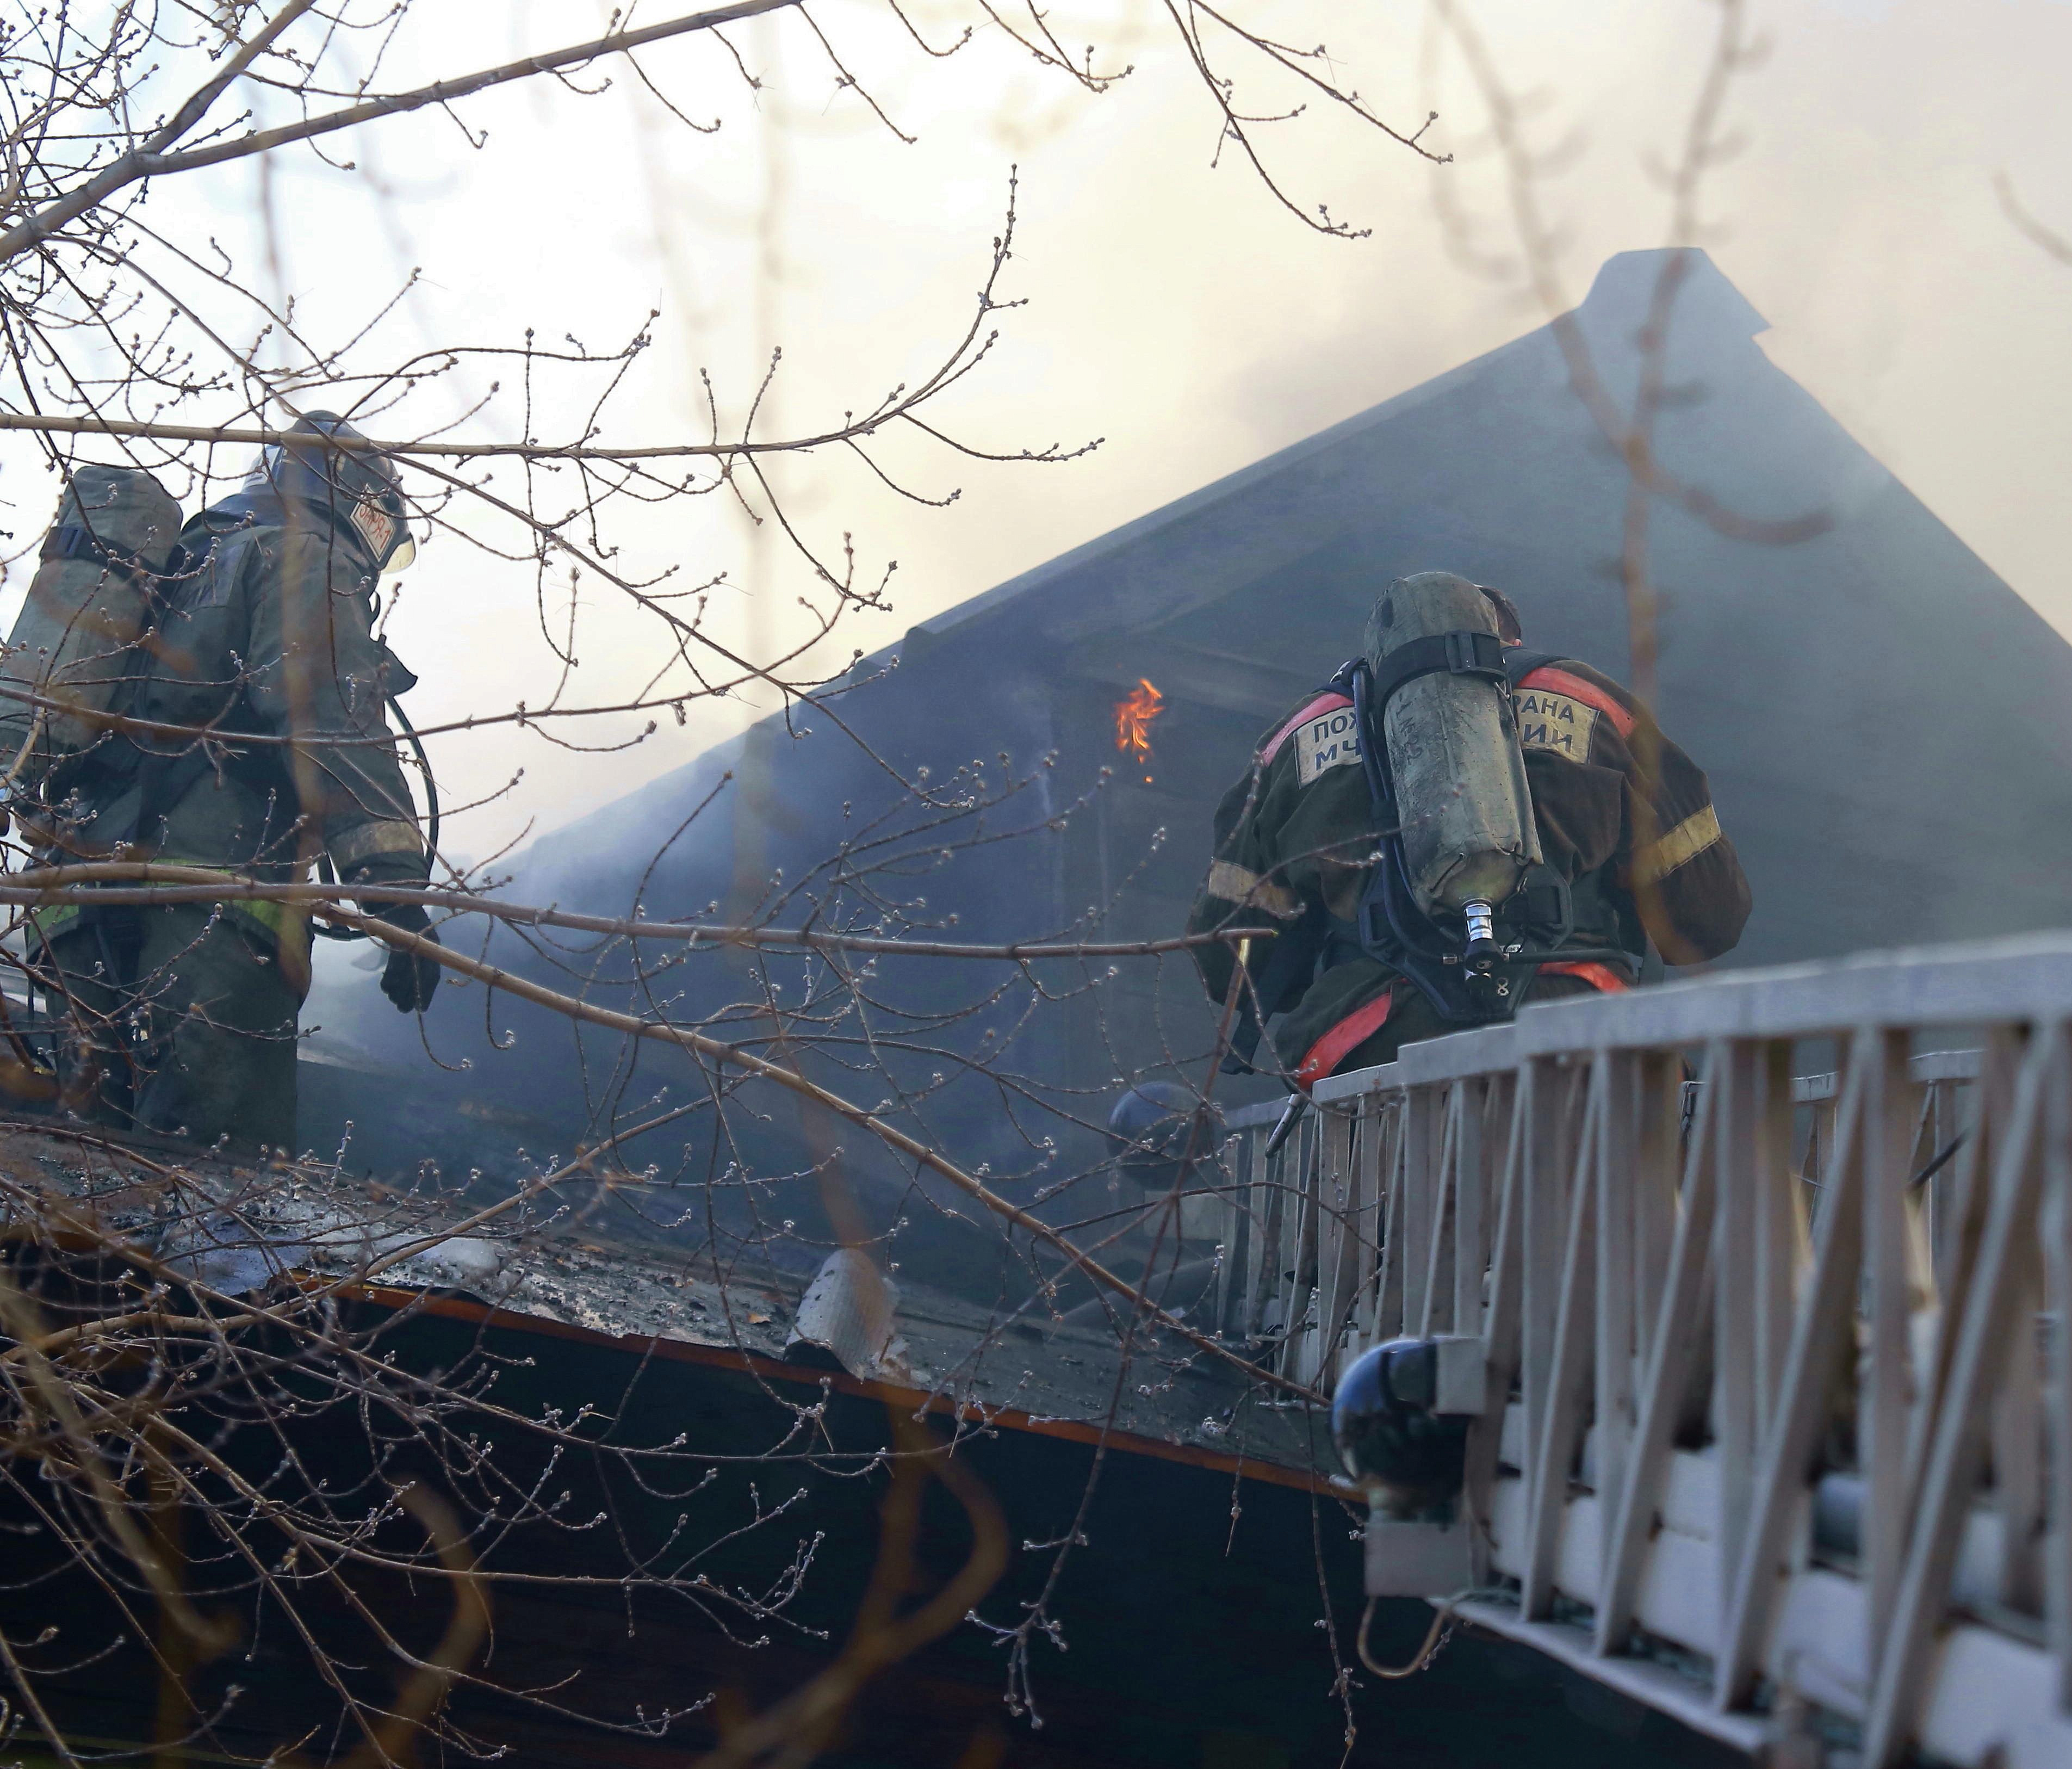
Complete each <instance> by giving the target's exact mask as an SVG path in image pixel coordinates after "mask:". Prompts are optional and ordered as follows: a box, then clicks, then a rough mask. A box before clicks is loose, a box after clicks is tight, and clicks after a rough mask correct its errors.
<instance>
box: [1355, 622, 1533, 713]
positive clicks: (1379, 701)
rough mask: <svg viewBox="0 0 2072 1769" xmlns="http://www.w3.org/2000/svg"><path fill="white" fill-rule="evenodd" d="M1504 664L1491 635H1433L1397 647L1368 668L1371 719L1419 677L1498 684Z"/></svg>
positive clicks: (1500, 646) (1499, 647)
mask: <svg viewBox="0 0 2072 1769" xmlns="http://www.w3.org/2000/svg"><path fill="white" fill-rule="evenodd" d="M1506 661H1507V660H1506V657H1505V653H1504V648H1503V640H1501V639H1499V638H1498V637H1497V636H1496V635H1495V634H1494V633H1493V632H1474V631H1462V632H1435V633H1433V634H1432V635H1430V636H1429V637H1427V638H1424V639H1413V640H1410V642H1409V643H1408V644H1402V645H1398V646H1397V647H1396V648H1395V649H1394V650H1393V651H1388V652H1383V654H1382V655H1381V656H1379V657H1377V658H1375V659H1374V660H1372V661H1371V663H1370V664H1369V665H1368V668H1369V669H1371V671H1372V673H1373V679H1372V682H1371V686H1370V687H1369V689H1368V692H1369V693H1371V695H1372V696H1373V706H1374V714H1375V718H1379V717H1380V716H1381V712H1382V709H1383V707H1385V706H1387V704H1388V697H1389V696H1390V695H1392V694H1393V693H1395V692H1396V689H1399V688H1400V687H1402V686H1403V685H1404V684H1405V683H1406V682H1413V681H1416V679H1417V678H1418V677H1420V676H1436V675H1438V674H1440V673H1441V672H1444V673H1446V674H1449V675H1453V676H1480V677H1482V678H1483V679H1484V680H1485V681H1493V682H1500V681H1503V680H1504V679H1505V675H1506V669H1505V664H1506Z"/></svg>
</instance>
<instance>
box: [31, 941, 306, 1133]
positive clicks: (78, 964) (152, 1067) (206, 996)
mask: <svg viewBox="0 0 2072 1769" xmlns="http://www.w3.org/2000/svg"><path fill="white" fill-rule="evenodd" d="M43 952H44V965H43V969H44V976H43V981H44V985H45V988H44V993H45V996H46V999H47V1006H48V1009H49V1012H50V1014H51V1018H52V1019H53V1021H54V1022H56V1025H57V1026H58V1028H59V1036H58V1041H57V1042H58V1052H57V1064H58V1084H59V1088H60V1099H61V1100H62V1101H63V1102H64V1106H65V1108H66V1109H68V1110H70V1111H71V1112H72V1113H75V1114H76V1115H77V1116H80V1117H90V1118H93V1119H96V1120H97V1121H100V1122H101V1123H104V1124H109V1125H117V1126H119V1127H128V1126H131V1125H134V1127H135V1128H137V1129H141V1130H151V1131H156V1132H158V1133H160V1134H162V1135H166V1136H177V1137H184V1138H188V1139H189V1140H191V1141H193V1142H201V1143H208V1144H214V1143H216V1142H219V1141H222V1142H226V1143H227V1144H228V1146H231V1147H232V1148H234V1149H236V1150H240V1151H243V1152H250V1151H252V1150H256V1149H257V1148H259V1147H261V1146H266V1147H269V1148H273V1149H282V1150H290V1151H292V1150H293V1147H294V1138H295V1059H296V1039H295V1018H296V1014H297V1011H298V1010H299V1009H300V1007H301V1006H302V992H301V991H300V990H299V989H297V988H296V987H295V986H294V984H293V983H292V982H291V981H290V979H289V978H288V977H284V976H283V975H282V969H281V966H280V965H279V964H278V962H277V961H276V958H275V956H274V953H273V949H272V947H271V944H270V943H269V941H268V940H266V939H265V936H263V935H262V934H261V933H259V932H257V931H256V930H254V929H252V928H248V927H247V926H246V925H245V924H244V922H243V921H242V920H241V919H240V918H239V917H237V916H236V915H231V914H228V913H223V912H218V911H213V910H212V908H211V907H210V906H209V905H208V904H205V903H179V904H174V905H171V906H168V907H164V908H142V909H137V910H134V911H126V912H125V911H99V912H97V913H94V914H92V915H88V916H85V917H82V918H81V920H80V923H77V924H73V925H72V926H71V927H68V928H65V929H64V930H63V931H62V932H59V933H57V934H55V935H54V936H51V939H50V940H47V942H46V943H45V944H44V948H43Z"/></svg>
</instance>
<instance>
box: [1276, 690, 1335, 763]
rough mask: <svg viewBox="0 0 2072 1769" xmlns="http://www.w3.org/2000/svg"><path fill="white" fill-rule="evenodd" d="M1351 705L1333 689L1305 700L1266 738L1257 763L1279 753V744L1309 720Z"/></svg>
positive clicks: (1284, 741)
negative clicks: (1278, 728) (1303, 704)
mask: <svg viewBox="0 0 2072 1769" xmlns="http://www.w3.org/2000/svg"><path fill="white" fill-rule="evenodd" d="M1351 705H1352V701H1351V700H1350V697H1347V696H1346V695H1344V694H1341V693H1338V691H1337V690H1336V689H1328V688H1327V689H1325V690H1324V691H1323V692H1322V693H1320V694H1318V696H1317V697H1316V698H1315V699H1313V700H1312V701H1309V702H1307V703H1306V704H1305V706H1303V708H1302V710H1301V711H1300V712H1299V713H1297V714H1296V715H1295V716H1294V717H1293V718H1291V719H1289V721H1288V722H1287V723H1286V724H1285V725H1283V726H1281V729H1280V730H1277V731H1276V732H1275V733H1274V734H1273V735H1272V736H1271V737H1270V738H1268V739H1267V740H1266V743H1265V746H1264V747H1263V748H1262V749H1261V750H1260V752H1259V765H1260V767H1265V766H1266V765H1267V764H1268V763H1269V762H1271V761H1272V759H1273V758H1274V757H1275V756H1276V755H1279V754H1280V753H1281V746H1282V745H1283V744H1284V743H1286V742H1287V741H1288V739H1289V738H1291V737H1293V735H1294V734H1296V732H1297V731H1298V730H1301V728H1302V727H1303V726H1304V725H1305V724H1306V723H1308V722H1309V720H1311V719H1313V718H1317V717H1318V715H1319V714H1324V713H1335V712H1336V711H1338V709H1339V708H1340V707H1342V706H1351Z"/></svg>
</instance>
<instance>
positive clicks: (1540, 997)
mask: <svg viewBox="0 0 2072 1769" xmlns="http://www.w3.org/2000/svg"><path fill="white" fill-rule="evenodd" d="M1428 606H1436V607H1440V608H1441V610H1442V613H1441V616H1440V617H1438V618H1437V619H1432V620H1428V621H1427V622H1426V623H1425V625H1424V627H1421V628H1418V627H1412V626H1410V625H1408V623H1407V622H1406V623H1399V624H1397V625H1396V626H1395V627H1394V628H1393V629H1392V628H1391V626H1390V623H1391V621H1392V619H1394V618H1395V617H1396V615H1397V613H1398V611H1403V612H1404V614H1405V615H1406V616H1407V615H1409V614H1411V613H1413V612H1414V611H1416V610H1417V609H1418V608H1420V607H1428ZM1463 608H1468V609H1470V610H1471V613H1470V614H1468V615H1463V614H1462V613H1461V610H1462V609H1463ZM1375 609H1376V612H1375V619H1373V620H1371V622H1370V623H1369V627H1368V631H1367V641H1368V642H1367V655H1366V656H1364V657H1363V658H1359V659H1355V660H1354V661H1353V662H1352V663H1351V664H1347V665H1346V668H1345V669H1342V670H1341V671H1340V672H1339V674H1338V677H1335V678H1334V681H1332V683H1331V684H1330V686H1329V687H1327V688H1324V689H1320V690H1319V691H1318V693H1314V694H1313V695H1311V696H1309V697H1308V698H1306V699H1305V701H1303V703H1302V704H1301V706H1297V707H1295V708H1293V709H1292V710H1290V712H1289V714H1288V716H1287V717H1286V718H1284V719H1282V720H1281V721H1280V722H1277V723H1276V724H1275V725H1274V726H1272V728H1271V729H1270V730H1268V731H1267V732H1266V733H1265V734H1264V737H1263V738H1262V739H1261V741H1260V745H1259V747H1258V750H1257V751H1256V755H1255V756H1254V758H1253V761H1252V766H1251V767H1249V768H1248V769H1247V770H1246V771H1245V773H1244V776H1243V777H1242V778H1241V779H1239V780H1237V781H1236V782H1235V784H1233V785H1232V786H1231V788H1230V790H1229V791H1228V792H1227V793H1226V794H1225V795H1224V796H1223V802H1222V804H1220V805H1219V807H1218V809H1217V812H1216V818H1215V858H1214V859H1213V861H1212V862H1211V865H1210V867H1209V870H1208V875H1207V878H1206V879H1205V880H1204V882H1203V883H1202V889H1201V892H1200V895H1198V898H1197V899H1196V901H1195V903H1194V911H1193V913H1192V915H1190V918H1189V921H1188V929H1189V932H1195V933H1201V932H1209V931H1211V930H1213V929H1215V928H1220V927H1228V926H1231V925H1233V924H1239V925H1241V924H1272V925H1276V926H1277V928H1278V932H1277V935H1276V937H1275V938H1273V939H1272V940H1256V941H1252V942H1250V943H1249V945H1248V948H1247V949H1246V950H1244V952H1242V953H1240V952H1235V951H1233V949H1232V948H1231V947H1230V946H1228V945H1207V946H1202V947H1198V948H1195V950H1196V954H1197V957H1198V961H1199V962H1200V965H1201V969H1202V981H1203V983H1204V985H1206V987H1207V990H1208V992H1209V994H1210V995H1211V998H1214V999H1215V1000H1216V1001H1218V1002H1223V1001H1225V1000H1227V999H1228V998H1229V994H1230V991H1231V988H1232V985H1233V982H1234V980H1235V971H1236V967H1237V966H1238V965H1239V964H1240V963H1241V964H1243V965H1244V966H1245V967H1246V970H1247V973H1248V978H1249V986H1248V987H1247V988H1246V989H1244V990H1243V991H1242V993H1241V994H1240V997H1239V1007H1240V1011H1239V1014H1238V1016H1237V1020H1236V1030H1235V1033H1234V1035H1233V1039H1232V1045H1233V1054H1232V1056H1231V1059H1229V1062H1230V1065H1231V1066H1233V1067H1243V1066H1246V1065H1248V1064H1255V1063H1256V1067H1257V1068H1260V1069H1261V1070H1271V1071H1273V1072H1278V1073H1280V1074H1281V1075H1283V1076H1285V1077H1287V1078H1288V1079H1289V1080H1291V1081H1292V1082H1293V1084H1295V1085H1296V1086H1297V1087H1298V1088H1301V1089H1304V1090H1305V1091H1306V1090H1307V1088H1309V1085H1310V1084H1312V1083H1313V1082H1315V1081H1317V1080H1321V1079H1322V1077H1324V1076H1327V1075H1331V1074H1334V1073H1337V1072H1342V1071H1346V1070H1351V1069H1356V1068H1367V1067H1368V1066H1370V1065H1371V1064H1374V1063H1386V1062H1389V1061H1392V1060H1393V1059H1394V1058H1395V1056H1396V1052H1397V1051H1398V1050H1399V1049H1400V1047H1402V1046H1403V1045H1404V1044H1406V1043H1412V1042H1414V1041H1415V1040H1417V1039H1426V1038H1432V1037H1436V1036H1437V1035H1440V1034H1441V1033H1445V1032H1449V1031H1458V1030H1461V1029H1462V1028H1463V1027H1464V1026H1470V1025H1473V1024H1476V1023H1485V1022H1488V1021H1490V1020H1494V1019H1500V1018H1508V1017H1509V1016H1510V1014H1511V1013H1513V1012H1515V1010H1516V1008H1517V1007H1518V1006H1521V1005H1523V1003H1524V1002H1527V1001H1533V1002H1539V1001H1547V1000H1552V999H1555V998H1559V997H1561V996H1564V995H1572V994H1585V993H1589V992H1591V991H1595V990H1617V989H1626V988H1629V987H1630V986H1631V985H1632V984H1633V983H1634V981H1637V980H1638V977H1639V974H1640V971H1641V968H1642V963H1643V961H1644V959H1645V956H1646V953H1647V952H1648V948H1649V947H1650V945H1652V947H1653V948H1654V950H1655V952H1659V954H1660V955H1661V956H1663V958H1665V959H1667V961H1669V962H1670V963H1672V964H1692V963H1696V962H1698V961H1703V960H1706V959H1710V958H1715V957H1717V956H1719V955H1720V953H1722V952H1726V951H1728V950H1729V948H1732V947H1733V944H1734V943H1735V941H1736V940H1738V939H1739V938H1740V936H1741V928H1742V925H1743V924H1744V923H1745V922H1746V920H1747V919H1748V915H1749V907H1750V899H1749V887H1748V881H1747V879H1746V878H1745V876H1744V875H1743V874H1742V871H1741V862H1740V861H1739V860H1738V858H1737V857H1736V856H1735V854H1734V850H1733V844H1732V843H1731V842H1729V841H1728V839H1727V837H1726V836H1725V833H1724V832H1723V831H1722V830H1721V829H1720V823H1719V819H1718V817H1717V816H1716V813H1715V812H1714V810H1713V807H1712V793H1711V790H1710V788H1708V785H1707V784H1706V780H1705V776H1704V774H1703V773H1702V772H1701V771H1700V770H1699V768H1698V767H1696V764H1694V763H1692V760H1691V759H1690V758H1689V757H1688V756H1687V755H1685V754H1684V753H1683V751H1681V750H1680V749H1679V748H1677V747H1676V746H1675V744H1674V743H1671V742H1670V741H1669V740H1668V739H1667V738H1665V737H1664V736H1663V735H1662V734H1661V732H1660V731H1659V729H1658V728H1657V727H1656V726H1655V723H1654V721H1653V719H1652V718H1651V715H1650V714H1649V713H1648V711H1647V710H1646V708H1645V707H1643V706H1641V705H1640V704H1639V703H1638V701H1635V700H1634V697H1632V696H1631V695H1630V694H1629V693H1626V690H1625V689H1623V688H1622V687H1620V686H1619V685H1618V684H1617V683H1616V682H1614V681H1612V680H1611V679H1610V678H1609V677H1606V676H1604V675H1602V674H1601V673H1598V672H1597V670H1594V669H1591V668H1590V667H1589V665H1588V664H1583V663H1580V662H1577V660H1574V659H1572V658H1566V657H1559V656H1547V655H1540V654H1535V653H1531V652H1527V651H1525V650H1524V648H1523V644H1522V634H1521V633H1520V631H1519V622H1518V615H1517V611H1516V610H1515V608H1514V607H1512V606H1511V603H1510V601H1509V600H1508V599H1507V598H1505V597H1503V595H1501V594H1499V593H1498V592H1497V591H1494V590H1488V589H1486V588H1485V587H1483V586H1479V585H1474V584H1470V583H1469V582H1467V581H1466V579H1463V578H1454V577H1452V576H1450V575H1449V574H1443V573H1426V574H1421V575H1420V576H1419V577H1416V578H1405V579H1400V580H1398V581H1397V582H1396V583H1395V584H1393V585H1392V586H1390V589H1389V590H1388V591H1387V592H1384V594H1383V597H1382V598H1381V599H1379V601H1377V603H1376V605H1375ZM1392 631H1393V633H1394V634H1396V635H1400V634H1402V633H1403V632H1404V631H1415V632H1416V634H1417V635H1418V636H1416V637H1413V638H1411V639H1408V640H1406V639H1404V638H1401V637H1400V636H1396V637H1392ZM1413 689H1422V690H1423V692H1424V693H1425V694H1426V696H1427V698H1428V701H1430V702H1431V704H1430V705H1424V706H1420V705H1418V704H1415V703H1413V697H1412V690H1413ZM1445 695H1452V696H1453V697H1455V698H1454V701H1452V702H1449V703H1446V704H1445V705H1441V704H1439V701H1440V697H1443V696H1445ZM1435 707H1436V708H1437V710H1434V708H1435ZM1462 709H1465V711H1463V710H1462ZM1477 719H1478V720H1480V724H1479V725H1474V720H1477ZM1464 720H1466V722H1465V723H1464V722H1463V721H1464ZM1420 721H1421V722H1420ZM1478 742H1481V743H1482V749H1481V750H1478V749H1477V747H1476V744H1477V743H1478ZM1521 762H1522V769H1521V767H1519V763H1521ZM1463 775H1474V776H1475V777H1474V778H1463V777H1462V776H1463ZM1478 794H1479V795H1480V796H1481V797H1482V799H1483V800H1487V801H1488V802H1486V803H1481V804H1478V803H1477V802H1476V801H1477V800H1478ZM1507 794H1509V796H1510V797H1511V800H1514V801H1515V804H1516V805H1517V806H1518V809H1517V811H1516V812H1515V813H1513V814H1512V821H1511V822H1510V823H1508V824H1507V822H1506V817H1505V811H1506V807H1505V799H1506V795H1507ZM1413 800H1416V801H1417V802H1413ZM1463 817H1465V819H1466V821H1465V823H1463V821H1462V820H1463ZM1449 820H1451V821H1450V822H1449ZM1462 828H1465V829H1467V830H1468V832H1469V833H1466V834H1464V835H1463V834H1458V833H1455V834H1454V835H1453V836H1449V837H1447V839H1449V840H1451V841H1452V848H1451V849H1450V850H1448V851H1445V852H1437V853H1435V852H1434V841H1433V839H1431V838H1430V832H1431V831H1433V830H1434V829H1437V830H1439V831H1440V832H1441V834H1444V833H1445V831H1446V830H1448V829H1453V830H1454V831H1456V832H1457V831H1458V830H1459V829H1462ZM1491 832H1495V833H1491ZM1420 835H1421V836H1423V837H1425V838H1424V839H1423V840H1422V841H1421V842H1420V839H1419V838H1420ZM1437 845H1438V846H1439V847H1441V848H1444V847H1445V841H1440V842H1439V843H1438V844H1437ZM1493 866H1494V871H1492V870H1491V869H1492V867H1493ZM1449 876H1450V877H1452V878H1455V879H1457V880H1459V881H1461V882H1458V883H1457V884H1456V885H1454V886H1453V887H1451V888H1452V889H1453V893H1454V899H1457V900H1453V901H1452V902H1450V903H1449V900H1448V899H1447V896H1446V891H1447V890H1448V888H1449V887H1448V886H1447V884H1446V883H1445V880H1446V878H1448V877H1449ZM1492 878H1494V883H1493V884H1492V883H1490V882H1488V881H1490V879H1492ZM1434 880H1437V881H1439V882H1438V883H1437V884H1436V885H1435V884H1434V883H1433V881H1434ZM1477 881H1481V882H1477ZM1485 899H1494V901H1490V900H1485ZM1478 953H1480V954H1481V955H1482V956H1481V957H1480V959H1479V961H1478V957H1477V954H1478ZM1477 985H1480V986H1479V987H1478V986H1477ZM1255 1004H1256V1005H1255ZM1260 1014H1263V1015H1264V1017H1265V1018H1267V1019H1268V1020H1269V1021H1274V1022H1275V1023H1274V1024H1273V1025H1272V1035H1271V1043H1272V1051H1273V1057H1272V1058H1268V1056H1266V1055H1264V1054H1256V1053H1257V1046H1258V1043H1259V1041H1260V1025H1259V1019H1258V1017H1257V1016H1258V1015H1260ZM1275 1059H1277V1061H1276V1060H1275Z"/></svg>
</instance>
